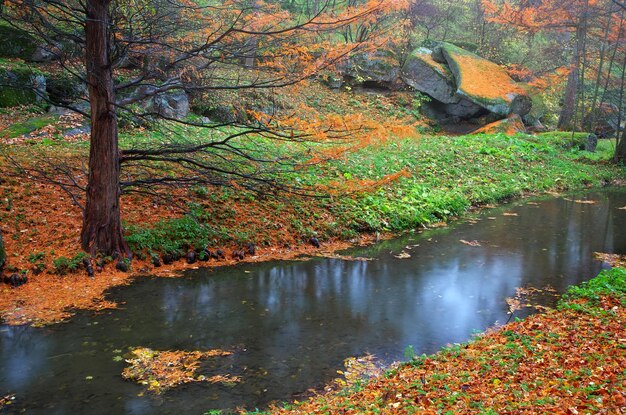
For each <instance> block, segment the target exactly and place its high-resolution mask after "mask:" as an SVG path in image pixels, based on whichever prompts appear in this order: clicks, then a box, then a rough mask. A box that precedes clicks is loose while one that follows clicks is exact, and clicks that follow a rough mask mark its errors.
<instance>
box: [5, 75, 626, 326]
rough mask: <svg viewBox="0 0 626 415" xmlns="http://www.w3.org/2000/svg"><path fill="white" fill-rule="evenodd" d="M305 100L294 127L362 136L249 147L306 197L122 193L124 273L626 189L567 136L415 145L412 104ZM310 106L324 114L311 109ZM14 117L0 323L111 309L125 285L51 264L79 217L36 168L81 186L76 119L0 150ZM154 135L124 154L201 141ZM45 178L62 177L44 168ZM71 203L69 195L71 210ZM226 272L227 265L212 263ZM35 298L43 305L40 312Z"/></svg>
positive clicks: (115, 276) (296, 105) (291, 251)
mask: <svg viewBox="0 0 626 415" xmlns="http://www.w3.org/2000/svg"><path fill="white" fill-rule="evenodd" d="M316 88H318V87H316V86H311V87H310V88H305V89H302V88H300V89H298V90H296V91H294V93H293V94H292V95H290V96H289V97H283V99H286V100H288V101H290V102H291V105H292V108H293V110H294V112H301V113H302V114H303V115H302V117H303V118H304V117H309V118H307V119H311V120H315V119H316V118H327V119H328V118H332V119H339V120H341V121H345V120H351V121H352V122H355V123H357V122H358V123H361V124H358V125H357V127H358V126H359V125H364V126H367V127H363V128H360V129H358V128H357V131H360V134H361V135H359V136H358V138H354V139H353V140H341V141H340V142H338V143H335V144H330V143H329V142H327V141H324V142H316V143H283V144H277V143H273V142H263V141H260V142H259V145H262V146H261V147H259V148H265V149H268V150H267V151H272V152H273V154H274V155H276V154H279V155H285V154H289V155H295V154H297V155H298V156H297V157H296V161H299V162H302V163H304V164H305V165H306V167H301V168H298V169H296V170H290V169H288V170H287V171H284V172H276V174H280V175H281V180H284V181H286V182H287V183H289V184H292V185H297V186H298V187H299V188H304V189H310V190H313V191H314V192H315V193H316V194H317V196H315V197H304V196H298V195H296V194H284V193H283V194H281V193H278V194H275V193H273V192H261V193H255V192H252V191H248V190H245V189H243V188H241V187H225V188H210V187H203V186H194V187H191V188H187V189H177V190H173V191H172V190H171V189H166V190H165V191H164V193H161V194H160V195H142V194H137V193H134V194H128V195H124V196H123V197H122V219H123V222H124V226H125V229H126V236H127V239H128V241H129V243H130V245H131V248H132V249H133V252H134V254H135V260H134V261H133V271H134V273H137V272H138V271H141V272H142V273H157V272H158V273H159V274H161V275H172V274H173V273H174V272H175V271H177V270H181V269H185V268H188V267H193V266H197V264H196V265H187V264H186V263H184V261H183V260H180V261H177V262H175V263H174V264H172V265H169V266H166V267H161V268H160V269H158V270H157V269H153V267H152V265H151V263H150V261H149V259H150V255H151V254H163V253H165V252H179V253H182V254H184V253H185V252H186V251H187V250H189V249H193V248H198V247H202V246H207V245H208V246H209V248H211V249H218V248H220V249H223V250H225V251H226V252H227V254H228V253H230V251H231V250H234V249H237V248H239V247H241V246H245V244H247V243H248V242H252V243H254V244H256V245H257V255H256V256H255V257H254V258H246V260H253V261H256V260H264V259H270V258H287V257H294V256H297V255H298V254H300V253H302V252H307V251H309V252H310V251H311V250H312V249H314V248H313V247H312V246H311V245H310V244H309V243H308V240H309V238H310V237H312V236H315V237H316V238H318V239H319V240H320V241H321V243H322V245H323V247H324V248H332V247H335V246H337V244H339V245H340V246H345V244H346V242H347V241H351V240H361V241H362V240H364V239H362V235H372V234H374V233H376V232H380V233H385V232H392V233H393V232H401V231H404V230H409V229H412V228H415V227H418V226H421V225H428V224H430V223H433V222H440V221H446V220H450V219H453V218H455V217H458V216H462V215H463V213H464V212H466V211H468V210H469V209H472V208H475V207H479V206H481V205H483V204H488V203H493V202H497V201H500V200H505V199H510V198H514V197H519V196H522V195H525V194H529V193H537V192H545V191H563V190H568V189H579V188H583V187H589V186H597V185H604V184H608V183H619V182H621V183H623V181H624V179H625V178H626V171H625V169H624V167H623V166H622V167H620V166H616V165H613V164H611V163H609V162H607V161H606V160H608V159H609V158H610V156H611V152H612V148H611V145H612V142H609V141H601V142H600V146H599V150H598V152H597V153H587V152H584V151H580V150H579V146H578V145H576V144H575V143H573V142H574V141H576V140H577V139H578V136H575V137H574V139H572V138H571V136H568V137H565V136H559V135H553V134H545V135H541V136H530V135H517V136H512V137H511V136H506V135H503V134H494V135H477V136H460V137H448V136H437V135H428V134H423V133H422V131H423V127H422V124H420V122H419V120H416V118H415V115H414V114H413V113H412V112H411V111H410V110H409V108H410V101H408V100H407V99H406V98H404V97H403V96H402V95H398V96H393V97H389V96H384V95H375V94H355V93H349V94H343V93H335V92H330V93H329V92H321V91H322V90H320V89H316ZM324 91H327V90H324ZM315 102H325V105H326V106H325V107H317V110H316V111H313V110H310V108H312V105H315V104H314V103H315ZM356 108H359V109H360V110H361V114H360V117H356V118H355V116H354V115H353V114H351V113H352V112H354V111H355V110H356ZM24 112H25V111H23V110H22V111H21V112H18V113H13V112H11V113H7V114H6V116H3V118H2V120H3V121H4V122H5V127H7V128H6V129H5V131H3V132H2V133H0V137H5V138H4V139H3V140H4V141H3V144H0V145H1V149H0V150H1V153H0V154H1V155H2V163H1V164H0V168H1V169H2V172H1V176H0V177H2V180H1V181H0V194H1V196H2V197H1V199H0V207H1V209H0V223H1V226H2V231H3V233H4V239H5V243H6V248H7V256H8V258H7V261H8V264H7V272H22V273H26V274H27V275H28V277H29V282H28V284H26V285H24V286H22V287H19V288H17V289H11V288H9V287H8V286H4V288H1V291H0V294H1V295H0V309H1V310H2V317H3V318H4V319H5V321H7V322H11V323H24V322H33V321H36V322H40V323H43V322H50V321H56V320H58V319H62V318H66V317H68V316H69V315H70V314H71V311H70V309H71V308H84V307H95V308H101V307H109V306H112V304H111V303H109V302H107V301H104V298H103V295H104V292H105V290H106V289H107V288H108V287H110V286H112V285H118V284H124V283H127V282H129V281H130V279H129V274H124V273H120V272H117V271H115V270H114V269H113V268H114V266H113V265H108V266H106V267H105V271H104V272H103V273H102V274H97V275H96V278H95V279H89V278H87V277H86V276H85V271H84V270H83V269H81V267H80V266H77V267H73V269H69V270H65V272H63V274H66V275H65V276H62V277H61V276H60V274H61V273H60V272H59V270H58V269H57V268H58V267H59V266H58V265H59V264H66V263H67V264H73V263H77V264H79V263H80V260H76V259H77V258H78V256H79V255H80V249H79V247H78V239H79V230H80V226H81V211H80V209H79V207H78V206H77V205H76V204H75V203H74V200H73V199H72V198H71V197H70V196H69V195H68V194H66V193H65V192H63V190H62V189H61V188H59V187H58V186H55V185H53V184H51V183H47V182H42V181H41V180H37V175H36V174H35V173H36V172H37V171H38V170H39V171H41V170H48V171H52V172H54V171H58V172H59V173H60V175H59V176H54V175H52V177H53V178H54V177H57V178H62V177H63V175H64V173H66V172H68V171H71V172H73V173H74V174H75V175H76V177H77V178H78V184H79V185H84V175H82V174H83V173H82V172H83V170H82V169H83V166H84V165H85V164H86V161H87V157H88V142H87V141H86V139H87V137H86V136H85V135H83V136H78V137H75V138H72V140H71V141H70V140H69V139H68V138H66V137H64V136H63V134H61V132H62V131H63V130H64V129H66V128H69V127H71V126H72V125H73V124H74V123H80V120H73V119H70V120H65V119H60V120H58V121H55V122H53V123H52V124H50V125H49V126H46V127H44V129H43V131H41V130H42V129H40V130H37V133H36V134H31V136H30V138H27V139H15V138H12V139H8V138H6V137H8V136H14V135H15V134H16V132H19V131H26V130H28V129H30V128H28V129H26V126H28V125H30V124H32V123H33V121H27V120H26V119H28V118H29V117H27V116H23V115H24ZM20 114H22V115H20ZM343 114H345V115H343ZM0 115H2V114H0ZM32 115H35V117H34V118H35V123H36V122H37V121H40V120H41V118H40V117H41V115H36V114H31V117H30V118H33V117H32ZM333 117H334V118H333ZM342 117H343V118H342ZM365 119H374V120H375V121H374V122H366V121H364V120H365ZM355 120H356V121H355ZM359 120H361V121H359ZM383 120H386V121H383ZM398 126H402V128H399V127H398ZM164 127H165V129H164V130H159V129H157V128H156V127H155V128H153V129H139V130H127V131H124V132H123V133H122V134H121V136H120V140H121V146H122V148H127V147H129V146H137V145H142V143H147V142H154V141H158V142H162V141H164V140H165V141H167V140H177V139H178V138H177V137H184V139H185V140H187V141H189V140H206V139H207V134H206V132H205V131H204V130H198V129H196V128H192V127H181V126H178V127H174V126H172V125H165V126H164ZM39 133H42V134H39ZM172 133H174V134H172ZM218 133H219V131H218V132H213V133H212V134H218ZM4 134H6V135H4ZM244 144H245V143H244ZM314 160H316V161H315V162H313V161H314ZM16 162H17V163H18V164H20V165H21V167H20V168H18V167H16V164H15V163H16ZM55 166H56V167H59V166H60V167H62V168H61V170H49V169H53V168H55ZM23 167H29V168H31V169H33V170H31V172H32V173H29V174H26V173H25V171H24V170H21V168H23ZM131 173H132V171H127V172H126V173H125V174H131ZM81 197H82V196H81V194H80V192H79V193H78V199H77V200H78V201H80V200H81ZM365 240H367V237H366V238H365ZM234 262H235V260H233V259H230V258H228V259H227V260H224V261H219V262H217V261H213V262H212V263H211V264H220V265H224V264H229V263H234ZM205 264H206V263H205ZM70 268H72V267H70ZM41 292H46V293H47V296H46V298H47V299H46V300H45V301H42V299H41Z"/></svg>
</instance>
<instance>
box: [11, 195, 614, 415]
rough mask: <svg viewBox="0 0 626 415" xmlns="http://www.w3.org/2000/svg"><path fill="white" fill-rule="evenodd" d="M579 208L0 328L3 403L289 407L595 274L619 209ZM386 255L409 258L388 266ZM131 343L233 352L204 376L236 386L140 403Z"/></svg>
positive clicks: (510, 214)
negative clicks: (540, 292) (363, 368)
mask: <svg viewBox="0 0 626 415" xmlns="http://www.w3.org/2000/svg"><path fill="white" fill-rule="evenodd" d="M585 197H587V198H589V199H592V200H594V201H596V203H594V204H585V203H580V201H578V202H577V201H576V200H575V199H573V198H569V199H566V198H559V199H550V200H542V201H537V202H532V203H528V202H522V203H519V204H517V205H515V206H509V207H506V208H503V209H497V210H493V211H489V212H486V213H485V214H484V215H481V216H479V217H477V218H476V221H475V223H466V224H461V225H458V226H456V227H454V228H453V229H440V230H433V231H427V232H424V233H422V234H413V235H408V236H406V237H404V238H401V239H398V240H394V241H385V242H382V243H380V244H377V245H375V246H371V247H368V248H365V249H359V250H355V251H354V252H350V253H348V254H353V255H355V256H356V255H359V256H367V257H372V258H374V259H373V260H372V261H343V260H338V259H313V260H310V261H304V262H282V263H268V264H259V265H246V264H242V265H240V266H238V267H233V268H226V269H220V270H213V271H205V270H197V271H193V272H190V273H189V274H188V278H187V279H183V280H180V279H179V280H162V279H159V280H144V281H141V282H139V283H137V284H135V285H133V286H131V287H125V288H122V289H118V290H115V291H114V293H113V296H114V297H115V298H116V299H118V300H119V301H122V302H124V303H125V305H124V307H123V308H122V309H120V310H115V311H111V312H108V313H105V314H101V315H93V314H91V313H82V314H80V315H79V316H77V317H76V318H75V319H74V320H72V322H70V323H68V324H61V325H57V326H53V327H50V328H47V329H32V328H26V327H1V328H0V365H1V367H2V371H1V372H0V394H5V393H9V392H11V393H17V397H18V402H17V404H16V405H15V406H13V407H12V408H10V409H12V410H13V411H15V412H18V411H20V410H24V409H27V412H28V413H35V414H38V413H42V414H43V413H46V414H50V413H53V414H55V413H59V414H69V413H85V412H86V411H87V409H86V408H88V412H89V413H91V414H98V413H102V414H110V413H125V414H159V413H163V414H166V413H174V412H184V413H203V412H204V411H206V410H208V409H210V408H234V407H236V406H241V405H246V406H248V407H249V408H253V407H255V406H263V405H265V404H266V403H267V402H268V401H271V400H275V399H278V400H286V399H289V398H290V397H292V396H294V394H298V393H302V392H304V391H306V390H307V389H308V388H311V387H316V386H320V385H322V384H324V383H325V382H327V381H328V380H329V379H331V378H332V377H334V376H336V373H335V372H336V370H337V369H340V368H341V362H342V361H343V359H345V358H346V357H348V356H352V355H359V354H363V353H365V352H371V353H374V354H376V355H377V356H378V357H379V358H381V359H382V360H384V361H386V362H390V361H392V360H396V359H401V358H402V354H403V350H404V348H405V347H406V346H408V345H413V347H414V349H415V350H416V352H417V353H430V352H433V351H435V350H437V349H438V348H440V347H441V346H442V345H445V344H446V343H451V342H460V341H465V340H467V339H468V338H469V337H471V334H472V333H473V332H474V331H475V330H484V329H485V328H486V327H489V326H491V325H493V324H495V323H496V322H501V323H502V322H504V321H506V319H507V318H508V315H507V306H506V303H505V301H504V299H505V298H506V297H508V296H512V295H513V294H514V292H515V288H516V287H519V286H523V285H528V284H530V285H533V286H535V287H543V286H546V285H548V284H549V285H551V286H553V287H555V288H556V289H557V290H560V291H562V290H564V289H565V287H567V286H568V285H571V284H575V283H578V282H579V281H580V280H581V278H582V279H586V278H589V277H591V276H593V275H595V274H596V273H597V272H598V271H599V269H600V266H601V264H600V263H599V262H596V261H593V260H592V253H593V251H603V252H616V253H624V252H626V237H625V235H624V232H623V229H626V212H625V211H623V210H619V209H618V208H619V207H622V206H624V205H626V191H624V190H612V191H606V192H599V193H592V194H589V195H587V196H585ZM578 198H582V196H578ZM460 240H465V241H476V242H477V243H475V245H479V246H470V245H467V244H464V243H461V242H460ZM400 252H406V253H408V254H410V258H407V259H397V258H396V257H394V255H397V254H399V253H400ZM547 300H549V299H547ZM139 345H141V346H147V347H152V348H156V349H208V348H216V347H219V348H227V349H232V350H234V351H235V352H236V353H235V354H234V355H233V356H231V357H227V358H219V359H215V360H213V361H209V362H207V363H206V365H205V367H204V370H206V371H207V372H208V373H231V374H237V375H241V376H242V378H243V379H244V381H243V382H242V383H241V384H238V385H236V386H234V387H226V386H220V385H205V384H194V385H189V386H185V387H183V388H180V389H179V390H175V391H172V392H170V393H167V394H166V395H164V396H163V397H160V398H158V399H157V398H153V397H146V396H138V394H140V393H141V391H142V388H141V387H140V386H137V385H134V384H132V383H129V382H124V381H122V380H121V377H120V372H121V370H122V368H123V367H124V363H123V362H118V361H116V360H114V358H115V357H116V356H119V355H121V354H122V353H124V352H126V351H127V349H128V347H131V346H139Z"/></svg>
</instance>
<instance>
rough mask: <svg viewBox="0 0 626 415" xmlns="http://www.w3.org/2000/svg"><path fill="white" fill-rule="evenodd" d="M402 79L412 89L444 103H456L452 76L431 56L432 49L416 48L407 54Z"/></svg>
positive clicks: (401, 74) (457, 99) (444, 66)
mask: <svg viewBox="0 0 626 415" xmlns="http://www.w3.org/2000/svg"><path fill="white" fill-rule="evenodd" d="M400 76H401V78H402V80H403V81H404V82H405V83H406V84H407V85H409V86H410V87H412V88H413V89H415V90H417V91H420V92H422V93H425V94H427V95H429V96H431V97H433V98H434V99H436V100H437V101H439V102H442V103H444V104H455V103H458V102H459V100H460V97H459V96H458V95H457V94H456V84H455V82H454V77H453V75H452V73H451V72H450V70H449V69H448V67H447V66H446V65H444V64H442V63H440V62H437V61H435V60H434V59H433V57H432V51H431V50H430V49H426V48H418V49H415V50H414V51H413V52H411V53H410V54H409V56H408V57H407V59H406V61H405V63H404V65H403V66H402V71H401V72H400Z"/></svg>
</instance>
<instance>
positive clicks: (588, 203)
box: [574, 199, 598, 205]
mask: <svg viewBox="0 0 626 415" xmlns="http://www.w3.org/2000/svg"><path fill="white" fill-rule="evenodd" d="M574 203H580V204H583V205H595V204H596V203H598V202H596V201H595V200H579V199H577V200H574Z"/></svg>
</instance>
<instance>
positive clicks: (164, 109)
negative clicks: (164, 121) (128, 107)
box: [135, 86, 189, 120]
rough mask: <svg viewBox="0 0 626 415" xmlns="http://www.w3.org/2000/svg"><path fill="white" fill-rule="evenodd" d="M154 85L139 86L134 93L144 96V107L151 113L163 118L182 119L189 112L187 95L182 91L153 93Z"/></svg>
mask: <svg viewBox="0 0 626 415" xmlns="http://www.w3.org/2000/svg"><path fill="white" fill-rule="evenodd" d="M155 91H156V90H155V87H153V86H141V87H139V88H137V90H136V91H135V93H136V94H138V95H139V96H140V97H141V96H146V97H147V98H146V99H145V100H143V104H142V105H143V107H144V109H145V110H146V111H147V112H148V113H151V114H155V115H158V116H160V117H164V118H172V119H177V120H180V119H183V118H185V117H186V116H187V115H188V114H189V97H188V96H187V93H185V92H184V91H168V92H159V93H154V92H155Z"/></svg>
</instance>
